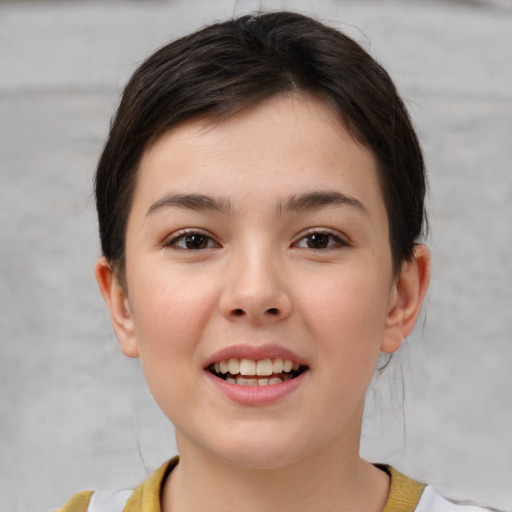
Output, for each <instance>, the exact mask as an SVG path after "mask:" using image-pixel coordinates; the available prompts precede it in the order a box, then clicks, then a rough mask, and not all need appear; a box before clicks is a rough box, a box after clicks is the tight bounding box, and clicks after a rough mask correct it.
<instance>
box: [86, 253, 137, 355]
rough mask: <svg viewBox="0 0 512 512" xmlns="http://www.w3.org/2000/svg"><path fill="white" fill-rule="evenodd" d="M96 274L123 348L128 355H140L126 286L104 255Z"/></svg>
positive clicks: (97, 265) (97, 266) (98, 264)
mask: <svg viewBox="0 0 512 512" xmlns="http://www.w3.org/2000/svg"><path fill="white" fill-rule="evenodd" d="M94 274H95V276H96V281H97V282H98V286H99V288H100V292H101V295H103V299H104V300H105V302H106V304H107V307H108V310H109V312H110V320H111V322H112V327H113V328H114V332H115V333H116V336H117V339H118V340H119V344H120V345H121V350H122V351H123V353H124V354H125V355H126V356H128V357H138V356H139V348H138V345H137V341H136V339H135V325H134V322H133V318H132V314H131V312H130V306H129V304H128V296H127V293H126V291H125V288H124V287H123V286H122V285H121V284H120V283H119V280H118V279H117V277H116V276H115V274H114V271H113V270H112V267H111V266H110V264H109V263H108V261H107V260H106V258H105V257H104V256H101V257H100V258H98V261H97V262H96V266H95V267H94Z"/></svg>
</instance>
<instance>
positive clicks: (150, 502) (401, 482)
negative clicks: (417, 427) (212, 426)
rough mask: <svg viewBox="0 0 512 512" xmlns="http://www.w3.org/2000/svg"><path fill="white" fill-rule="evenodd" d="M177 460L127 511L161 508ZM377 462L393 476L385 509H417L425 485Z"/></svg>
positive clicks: (142, 489)
mask: <svg viewBox="0 0 512 512" xmlns="http://www.w3.org/2000/svg"><path fill="white" fill-rule="evenodd" d="M178 460H179V459H178V457H174V458H172V459H171V460H170V461H168V462H166V463H165V464H164V465H163V466H161V467H160V468H159V469H157V470H156V471H155V472H154V473H153V474H152V475H151V476H150V477H149V478H148V479H147V480H146V481H145V482H144V483H143V484H142V485H140V486H139V487H137V488H136V489H135V490H134V491H133V494H132V495H131V496H130V498H129V500H128V502H127V503H126V506H125V512H162V509H161V506H160V496H161V491H162V487H163V484H164V482H165V480H166V478H167V476H168V475H169V473H170V472H171V471H172V470H173V469H174V468H175V467H176V465H177V464H178ZM377 466H378V467H379V468H380V469H382V470H383V471H385V472H386V473H387V474H388V475H389V476H390V486H389V496H388V500H387V502H386V505H385V507H384V510H383V511H382V512H414V510H415V509H416V506H417V505H418V502H419V500H420V498H421V494H422V493H423V489H424V488H425V485H424V484H420V483H419V482H416V481H415V480H412V479H410V478H408V477H406V476H405V475H402V473H400V472H398V471H396V470H395V469H393V468H391V467H389V466H383V465H377Z"/></svg>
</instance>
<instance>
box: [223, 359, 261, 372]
mask: <svg viewBox="0 0 512 512" xmlns="http://www.w3.org/2000/svg"><path fill="white" fill-rule="evenodd" d="M221 365H222V361H221ZM240 375H256V361H253V360H252V359H242V360H241V361H240Z"/></svg>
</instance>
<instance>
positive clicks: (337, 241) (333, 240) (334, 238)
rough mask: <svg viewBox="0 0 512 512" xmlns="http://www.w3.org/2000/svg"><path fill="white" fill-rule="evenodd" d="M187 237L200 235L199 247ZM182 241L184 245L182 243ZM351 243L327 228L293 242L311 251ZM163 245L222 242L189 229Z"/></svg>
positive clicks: (197, 249) (188, 249)
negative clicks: (302, 244) (323, 244)
mask: <svg viewBox="0 0 512 512" xmlns="http://www.w3.org/2000/svg"><path fill="white" fill-rule="evenodd" d="M187 237H189V238H190V240H189V241H191V242H192V243H193V242H194V240H193V237H198V239H197V240H196V241H195V242H199V244H198V245H199V246H198V247H187V245H186V244H187V242H188V241H187ZM314 237H318V240H316V242H315V240H314ZM304 241H305V242H306V244H308V245H307V246H301V245H300V244H301V242H304ZM201 242H203V243H204V242H206V245H205V246H201ZM309 242H311V243H312V244H313V246H310V245H309ZM322 242H324V243H325V242H327V245H326V246H325V247H318V246H317V247H315V246H314V244H315V243H317V244H319V245H322ZM180 243H181V244H182V245H180ZM349 245H350V244H349V243H348V242H347V241H346V240H344V239H343V238H342V237H340V236H339V234H337V233H332V232H329V231H327V230H316V231H310V232H308V233H306V234H304V235H302V236H301V237H300V238H299V239H298V240H297V241H296V242H294V243H293V244H292V247H297V248H299V249H306V250H310V251H327V250H331V249H337V248H339V247H348V246H349ZM162 247H166V248H171V249H178V250H180V249H181V250H187V251H200V250H204V249H212V248H214V247H220V244H219V243H218V242H216V241H215V240H214V239H213V238H212V237H211V236H209V235H208V234H206V233H203V232H201V231H195V230H187V231H181V232H178V233H177V234H175V235H174V236H173V237H172V238H170V239H168V240H166V241H165V242H163V244H162Z"/></svg>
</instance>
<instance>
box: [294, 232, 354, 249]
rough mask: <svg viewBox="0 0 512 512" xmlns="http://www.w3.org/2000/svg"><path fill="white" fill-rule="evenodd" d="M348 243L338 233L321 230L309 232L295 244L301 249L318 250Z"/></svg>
mask: <svg viewBox="0 0 512 512" xmlns="http://www.w3.org/2000/svg"><path fill="white" fill-rule="evenodd" d="M347 245H348V243H347V242H345V241H344V240H343V239H342V238H341V237H339V236H338V235H335V234H334V233H326V232H321V231H319V232H315V233H309V234H308V235H306V236H304V237H302V238H301V239H300V240H299V241H298V242H296V243H295V244H294V246H295V247H299V248H300V249H316V250H321V249H333V248H335V247H343V246H347Z"/></svg>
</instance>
